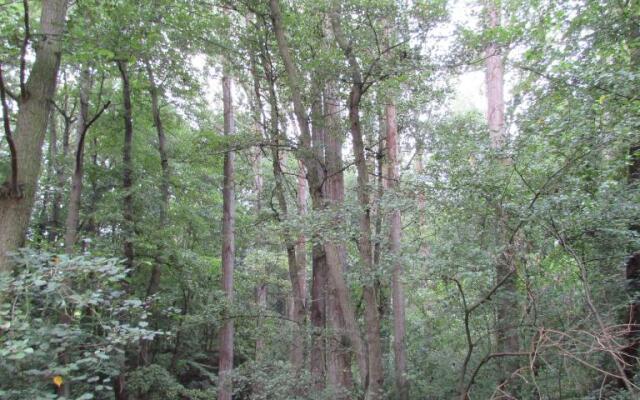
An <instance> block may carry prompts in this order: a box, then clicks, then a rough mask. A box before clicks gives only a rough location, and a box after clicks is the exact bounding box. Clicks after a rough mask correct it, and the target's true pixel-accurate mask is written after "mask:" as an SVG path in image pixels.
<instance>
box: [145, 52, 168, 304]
mask: <svg viewBox="0 0 640 400" xmlns="http://www.w3.org/2000/svg"><path fill="white" fill-rule="evenodd" d="M145 67H146V70H147V78H148V79H149V95H150V96H151V113H152V114H153V125H154V126H155V128H156V134H157V135H158V154H159V155H160V167H161V168H162V179H161V181H160V218H159V220H158V223H159V227H160V228H161V229H162V227H164V226H166V225H167V223H168V222H169V221H168V217H167V213H168V210H169V196H170V189H169V185H170V180H171V171H170V169H169V157H168V155H167V144H166V136H165V133H164V126H163V125H162V118H161V117H160V94H159V89H158V86H157V84H156V80H155V77H154V74H153V69H152V67H151V64H150V63H149V61H145ZM166 262H167V257H166V254H165V249H164V246H163V244H162V241H159V242H158V257H157V259H156V262H155V263H154V264H153V268H152V269H151V276H150V277H149V285H148V286H147V297H148V296H152V295H154V294H155V293H156V292H157V291H158V289H159V288H160V275H161V273H162V266H163V265H164V264H166Z"/></svg>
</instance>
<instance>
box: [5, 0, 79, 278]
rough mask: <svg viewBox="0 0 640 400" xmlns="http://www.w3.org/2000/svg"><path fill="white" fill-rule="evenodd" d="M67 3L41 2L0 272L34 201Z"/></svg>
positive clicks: (19, 239) (19, 240) (20, 111)
mask: <svg viewBox="0 0 640 400" xmlns="http://www.w3.org/2000/svg"><path fill="white" fill-rule="evenodd" d="M67 5H68V2H67V0H45V1H43V3H42V14H41V18H40V21H41V22H40V24H41V32H40V35H39V39H38V41H37V42H36V43H35V53H36V55H35V61H34V63H33V66H32V68H31V72H30V74H29V79H28V80H27V81H26V83H25V86H24V88H25V91H24V93H21V98H20V100H19V104H18V120H17V123H16V129H15V146H16V156H17V165H18V171H17V183H18V185H19V187H18V189H19V193H7V194H6V195H3V196H2V197H0V221H2V224H0V270H7V269H8V268H9V262H8V255H9V253H10V252H12V251H15V250H17V249H18V248H19V247H20V246H22V245H23V243H24V240H25V234H26V231H27V228H28V226H29V219H30V217H31V211H32V208H33V203H34V200H35V194H36V189H37V185H38V176H39V175H40V168H41V164H42V144H43V142H44V138H45V134H46V131H47V123H48V119H49V112H50V109H51V101H52V99H53V95H54V93H55V89H56V81H57V76H58V69H59V67H60V56H61V43H62V33H63V31H64V27H65V15H66V13H67Z"/></svg>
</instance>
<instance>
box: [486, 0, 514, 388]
mask: <svg viewBox="0 0 640 400" xmlns="http://www.w3.org/2000/svg"><path fill="white" fill-rule="evenodd" d="M486 13H487V20H488V28H489V29H496V28H498V27H499V26H500V10H499V9H498V6H497V4H496V2H494V1H488V2H487V8H486ZM485 66H486V77H485V78H486V87H487V125H488V127H489V135H490V139H491V148H492V149H493V150H495V151H497V152H501V151H503V150H504V145H505V143H506V138H507V136H506V130H505V120H504V97H503V87H504V66H503V61H502V52H501V49H500V47H499V46H498V44H496V43H495V42H491V43H490V44H489V45H488V46H487V48H486V61H485ZM500 156H501V158H502V160H503V163H504V164H505V165H508V164H509V163H510V159H509V158H508V157H505V156H504V155H502V154H500ZM498 213H499V216H498V218H499V220H500V222H499V224H498V229H499V230H500V231H501V234H500V237H504V241H505V243H504V245H505V246H506V249H505V250H504V251H503V252H502V253H501V254H499V255H498V258H497V261H496V282H500V281H502V280H503V278H504V277H506V276H508V275H509V277H508V278H507V280H506V281H505V282H504V284H503V285H502V288H501V290H502V293H500V294H499V295H498V296H496V318H497V322H496V350H497V352H503V353H512V352H513V353H515V352H518V350H519V348H520V344H519V339H518V331H517V329H515V327H514V325H515V321H516V320H517V318H518V314H519V312H518V301H517V299H516V294H517V286H516V281H517V274H516V273H512V270H513V269H514V268H515V265H514V255H513V248H512V247H513V246H512V244H511V243H506V241H508V238H507V237H506V236H507V235H506V234H504V232H506V230H507V218H508V216H507V215H506V213H505V211H504V210H503V209H502V207H499V209H498ZM516 363H517V359H516V358H513V357H511V358H510V357H502V358H500V359H499V365H500V369H501V370H502V377H501V378H500V380H501V381H502V382H504V381H505V380H506V379H508V378H509V377H510V376H511V373H512V372H513V371H514V370H515V369H517V364H516Z"/></svg>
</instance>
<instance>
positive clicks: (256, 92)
mask: <svg viewBox="0 0 640 400" xmlns="http://www.w3.org/2000/svg"><path fill="white" fill-rule="evenodd" d="M248 19H249V18H247V20H248ZM249 61H250V66H251V77H252V79H253V97H254V99H253V100H254V101H253V120H254V125H255V133H256V136H257V139H258V140H260V141H262V140H263V139H264V137H265V129H266V126H265V122H266V121H265V118H264V107H263V105H262V98H261V92H262V90H261V87H260V76H259V75H258V62H257V60H256V56H255V54H254V52H250V56H249ZM276 120H277V118H276ZM261 164H262V149H261V148H257V149H256V152H255V155H254V158H253V172H254V187H255V193H256V215H257V216H258V217H259V216H260V214H261V213H262V188H263V179H262V166H261ZM260 272H261V273H262V274H263V275H264V276H266V274H267V272H266V271H265V270H264V269H263V270H262V271H260ZM255 290H256V294H255V296H256V305H257V307H258V313H259V316H258V320H257V324H256V325H257V326H256V331H257V332H258V334H257V335H256V356H255V360H256V362H258V363H260V362H261V361H262V360H263V358H264V350H265V341H264V336H263V335H262V334H261V333H260V332H262V324H263V318H262V314H263V313H264V312H265V311H266V309H267V295H268V286H267V282H266V279H260V281H259V282H258V283H257V285H256V289H255ZM253 391H254V393H256V394H257V395H258V396H261V395H263V392H264V388H263V385H262V384H259V383H257V384H254V386H253Z"/></svg>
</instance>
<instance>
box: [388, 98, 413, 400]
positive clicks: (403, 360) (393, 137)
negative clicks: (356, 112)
mask: <svg viewBox="0 0 640 400" xmlns="http://www.w3.org/2000/svg"><path fill="white" fill-rule="evenodd" d="M385 123H386V131H387V157H388V163H387V168H388V170H387V189H388V190H389V191H391V192H393V191H395V190H396V189H397V188H398V184H399V182H400V169H399V160H398V157H399V151H398V141H399V140H398V125H397V122H396V105H395V103H394V101H393V99H389V100H388V101H387V104H386V105H385ZM401 235H402V220H401V215H400V209H399V208H397V207H396V208H394V209H393V210H392V211H391V215H390V217H389V250H390V252H391V257H392V258H393V274H392V277H391V291H392V294H391V297H392V302H393V353H394V361H395V370H394V373H395V386H396V395H397V399H398V400H408V399H409V382H408V381H407V353H406V348H405V335H406V327H405V297H404V284H403V282H402V274H403V266H402V261H401V259H400V257H401Z"/></svg>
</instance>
